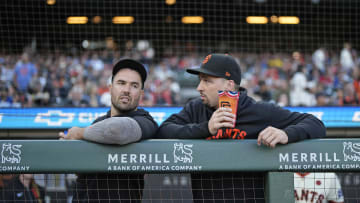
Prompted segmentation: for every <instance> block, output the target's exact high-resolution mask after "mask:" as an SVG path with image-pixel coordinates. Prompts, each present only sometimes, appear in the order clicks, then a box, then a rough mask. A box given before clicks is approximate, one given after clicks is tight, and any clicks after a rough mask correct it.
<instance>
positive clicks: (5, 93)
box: [0, 85, 13, 108]
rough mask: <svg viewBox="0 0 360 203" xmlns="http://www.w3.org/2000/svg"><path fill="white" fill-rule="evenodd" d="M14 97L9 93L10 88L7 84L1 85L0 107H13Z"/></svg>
mask: <svg viewBox="0 0 360 203" xmlns="http://www.w3.org/2000/svg"><path fill="white" fill-rule="evenodd" d="M12 102H13V98H12V97H11V96H10V95H9V90H8V88H7V87H6V86H5V85H0V108H3V107H5V108H6V107H7V108H9V107H11V104H12Z"/></svg>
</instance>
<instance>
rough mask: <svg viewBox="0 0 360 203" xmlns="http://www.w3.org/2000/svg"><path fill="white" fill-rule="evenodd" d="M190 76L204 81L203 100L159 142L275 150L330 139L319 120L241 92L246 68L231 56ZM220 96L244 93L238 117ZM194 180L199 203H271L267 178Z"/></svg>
mask: <svg viewBox="0 0 360 203" xmlns="http://www.w3.org/2000/svg"><path fill="white" fill-rule="evenodd" d="M186 71H187V72H188V73H190V74H196V75H198V76H199V79H200V83H199V85H198V87H197V90H198V91H199V93H200V96H201V97H200V98H196V99H193V100H191V101H189V102H188V103H187V104H186V105H185V107H184V108H183V109H182V110H181V111H180V112H179V113H177V114H173V115H171V116H170V117H169V118H168V119H167V120H165V121H164V122H163V123H162V124H161V126H160V127H159V130H158V132H157V134H156V135H157V137H158V138H163V139H164V138H168V139H208V140H212V139H236V140H240V141H241V140H242V139H257V144H258V145H261V144H263V145H266V146H269V147H271V148H274V147H275V146H276V145H277V144H287V143H291V142H296V141H299V140H303V139H308V138H320V137H324V136H325V127H324V124H323V123H322V122H321V121H320V120H318V119H317V118H315V117H314V116H312V115H310V114H301V113H297V112H290V111H288V110H286V109H283V108H281V107H279V106H276V105H274V104H271V103H267V102H255V101H254V99H252V98H251V97H249V96H247V94H246V90H245V89H244V88H242V87H240V81H241V70H240V65H239V64H238V63H237V62H236V60H235V59H234V58H233V57H232V56H230V55H227V54H210V55H208V56H207V57H206V58H205V60H204V61H203V63H202V65H201V66H200V68H195V69H187V70H186ZM219 91H238V92H239V93H240V94H239V100H238V103H237V113H236V115H235V114H233V113H232V109H231V108H227V107H219V106H218V103H219V95H218V92H219ZM216 153H217V152H216V151H214V154H216ZM209 156H211V154H209ZM226 156H229V155H226ZM230 156H234V155H230ZM239 161H241V160H239ZM244 164H246V163H244ZM191 178H192V192H193V198H194V202H207V203H208V202H216V203H219V202H226V203H227V202H246V203H248V202H265V198H264V174H262V173H244V172H241V173H240V172H236V173H235V172H234V173H230V172H223V173H220V172H219V173H201V174H200V173H198V174H192V175H191Z"/></svg>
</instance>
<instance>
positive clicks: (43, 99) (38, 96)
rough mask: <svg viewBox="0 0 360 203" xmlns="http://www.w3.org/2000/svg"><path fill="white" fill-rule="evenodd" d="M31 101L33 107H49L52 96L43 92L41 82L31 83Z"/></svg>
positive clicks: (34, 81)
mask: <svg viewBox="0 0 360 203" xmlns="http://www.w3.org/2000/svg"><path fill="white" fill-rule="evenodd" d="M29 93H30V101H31V103H32V104H33V105H32V106H35V107H40V106H48V105H49V100H50V94H49V92H47V91H44V90H43V87H42V86H41V83H40V81H39V80H33V81H31V83H30V85H29Z"/></svg>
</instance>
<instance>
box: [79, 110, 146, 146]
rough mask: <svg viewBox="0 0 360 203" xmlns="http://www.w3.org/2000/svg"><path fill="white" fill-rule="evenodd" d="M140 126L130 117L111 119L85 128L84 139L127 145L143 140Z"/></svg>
mask: <svg viewBox="0 0 360 203" xmlns="http://www.w3.org/2000/svg"><path fill="white" fill-rule="evenodd" d="M141 135H142V132H141V128H140V126H139V124H138V123H137V122H136V121H135V120H134V119H132V118H129V117H111V118H108V119H105V120H102V121H99V122H97V123H95V124H93V125H91V126H89V127H87V128H85V132H84V139H85V140H88V141H92V142H97V143H103V144H119V145H125V144H129V143H132V142H136V141H139V140H140V139H141Z"/></svg>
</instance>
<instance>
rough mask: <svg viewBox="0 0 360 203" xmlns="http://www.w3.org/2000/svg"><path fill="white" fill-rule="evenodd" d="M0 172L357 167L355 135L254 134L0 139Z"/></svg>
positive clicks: (359, 163) (358, 155)
mask: <svg viewBox="0 0 360 203" xmlns="http://www.w3.org/2000/svg"><path fill="white" fill-rule="evenodd" d="M0 147H1V166H0V173H20V172H32V173H46V172H52V173H58V172H59V173H62V172H66V173H72V172H139V171H140V172H164V173H168V172H200V171H300V170H308V171H337V170H342V171H344V170H346V171H359V169H360V139H321V140H306V141H303V142H298V143H293V144H288V145H281V146H278V147H276V148H275V149H271V148H268V147H265V146H257V144H256V140H217V141H206V140H147V141H143V142H140V143H135V144H129V145H126V146H117V145H102V144H94V143H90V142H86V141H59V140H1V141H0Z"/></svg>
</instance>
